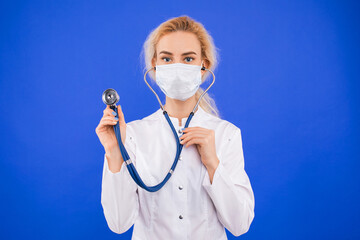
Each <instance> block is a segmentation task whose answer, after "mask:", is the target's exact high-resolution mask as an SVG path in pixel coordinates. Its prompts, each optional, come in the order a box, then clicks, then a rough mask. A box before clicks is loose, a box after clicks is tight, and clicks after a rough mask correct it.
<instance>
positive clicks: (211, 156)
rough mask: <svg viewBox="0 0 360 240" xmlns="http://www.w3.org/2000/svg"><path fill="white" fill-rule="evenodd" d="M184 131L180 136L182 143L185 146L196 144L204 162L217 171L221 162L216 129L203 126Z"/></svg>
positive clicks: (207, 166)
mask: <svg viewBox="0 0 360 240" xmlns="http://www.w3.org/2000/svg"><path fill="white" fill-rule="evenodd" d="M183 133H184V134H183V135H182V136H181V137H180V138H179V139H180V143H181V144H183V145H184V144H185V147H188V146H190V145H192V144H195V145H196V148H197V150H198V152H199V154H200V156H201V161H202V163H203V164H204V165H205V167H206V168H207V169H208V170H210V169H211V170H213V171H215V169H216V168H217V166H218V164H219V159H218V157H217V155H216V148H215V131H214V130H212V129H206V128H202V127H188V128H185V129H184V130H183Z"/></svg>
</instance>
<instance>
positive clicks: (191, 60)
mask: <svg viewBox="0 0 360 240" xmlns="http://www.w3.org/2000/svg"><path fill="white" fill-rule="evenodd" d="M184 59H187V60H189V59H191V60H189V61H186V60H185V62H191V61H192V60H194V58H192V57H186V58H184Z"/></svg>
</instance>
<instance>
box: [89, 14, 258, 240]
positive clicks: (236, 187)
mask: <svg viewBox="0 0 360 240" xmlns="http://www.w3.org/2000/svg"><path fill="white" fill-rule="evenodd" d="M143 50H144V53H145V63H146V66H147V68H148V69H150V68H154V67H156V68H155V69H153V70H154V71H150V72H149V73H150V76H151V77H152V78H153V79H156V83H157V84H158V85H159V86H160V88H161V90H162V91H163V92H164V93H165V94H166V103H165V105H164V110H166V111H167V113H168V115H169V118H170V120H171V122H172V124H173V126H174V127H175V129H176V130H177V131H178V132H179V138H180V140H182V141H181V142H180V143H181V144H183V146H184V147H183V149H182V152H181V156H180V158H179V161H178V164H177V166H176V169H175V171H174V172H173V175H172V177H171V178H170V179H169V180H168V182H167V183H166V184H165V185H164V186H163V188H161V189H160V190H158V191H156V192H148V191H146V190H144V189H143V188H141V187H138V186H137V184H136V183H135V182H134V181H133V179H132V178H131V176H130V174H129V172H128V170H127V167H126V165H125V163H124V161H123V159H122V156H121V153H120V150H119V146H118V143H117V140H116V137H115V134H114V131H113V125H115V124H116V123H117V122H118V121H119V125H120V130H121V139H122V141H123V144H124V145H125V148H126V150H127V152H128V153H129V156H130V159H131V160H132V162H133V164H134V165H135V167H136V169H137V171H138V173H139V175H140V176H141V178H142V180H143V181H144V183H145V184H146V185H147V186H154V185H156V184H158V183H160V182H161V181H162V180H163V179H164V176H165V175H166V174H167V172H168V171H169V169H170V167H171V165H172V163H173V161H174V156H175V153H176V143H175V141H174V135H173V132H172V130H171V128H170V127H169V125H168V122H167V121H166V119H165V117H164V115H163V111H162V109H161V108H160V109H158V110H157V111H156V112H154V113H152V114H151V115H149V116H147V117H145V118H143V119H141V120H135V121H132V122H129V123H127V124H126V123H125V118H124V114H123V112H122V111H121V107H120V105H119V106H118V113H119V114H118V115H119V116H114V115H116V113H115V112H114V111H113V110H112V109H110V108H109V106H108V107H106V109H105V110H104V115H103V117H102V119H101V121H100V123H99V125H98V126H97V128H96V133H97V135H98V137H99V139H100V141H101V143H102V145H103V146H104V149H105V156H104V168H103V179H102V193H101V204H102V206H103V210H104V215H105V218H106V221H107V223H108V226H109V228H110V229H111V230H112V231H113V232H116V233H123V232H125V231H127V230H128V229H129V228H130V227H131V226H132V225H133V224H134V230H133V236H132V239H137V240H140V239H141V240H145V239H172V240H173V239H207V240H210V239H216V240H218V239H227V237H226V232H225V229H224V227H225V228H227V229H228V230H229V231H230V232H231V233H232V234H233V235H235V236H239V235H241V234H244V233H245V232H247V231H248V229H249V227H250V224H251V222H252V220H253V218H254V205H255V203H254V194H253V190H252V188H251V185H250V181H249V178H248V176H247V174H246V172H245V170H244V158H243V150H242V139H241V131H240V129H239V128H238V127H236V126H235V125H234V124H232V123H230V122H228V121H226V120H222V119H220V118H219V117H218V116H219V115H218V112H217V108H216V106H215V104H214V101H213V99H211V97H210V96H209V95H208V94H207V93H206V95H204V97H203V98H202V99H201V102H200V104H199V106H198V108H197V110H196V111H195V113H194V116H193V117H192V119H191V121H190V124H189V127H188V128H186V129H183V128H184V126H185V122H186V120H187V118H188V116H189V113H190V112H191V111H192V110H193V108H194V106H195V105H196V103H197V100H198V99H199V96H200V95H201V93H202V92H203V90H202V89H201V88H200V87H198V86H197V87H196V86H195V88H192V89H190V90H189V89H186V87H187V86H183V87H182V88H181V84H180V85H179V86H178V88H177V87H176V86H175V85H171V86H170V85H166V84H165V85H164V84H160V77H161V76H162V77H165V78H166V74H164V72H160V70H161V71H164V67H165V68H166V67H170V68H172V67H175V66H176V68H175V71H178V70H179V71H180V70H181V69H182V70H183V68H177V67H179V66H182V67H185V68H186V67H187V65H192V66H189V68H192V67H194V68H196V66H198V67H199V68H198V69H199V78H200V80H201V81H202V82H203V81H204V80H205V79H206V77H207V76H208V75H209V74H208V72H207V71H206V70H200V66H202V65H203V66H204V67H205V68H207V69H214V68H215V66H216V51H215V46H214V44H213V41H212V38H211V36H210V35H209V34H208V33H207V31H206V30H205V29H204V27H203V25H202V24H201V23H199V22H196V21H194V20H193V19H191V18H190V17H188V16H181V17H177V18H172V19H169V20H168V21H166V22H164V23H162V24H161V25H159V26H158V27H157V28H156V29H155V30H154V31H152V32H151V33H150V34H149V36H148V38H147V40H146V42H145V44H144V49H143ZM179 63H181V64H179ZM171 64H174V65H171ZM185 64H187V65H185ZM182 70H181V71H182ZM157 71H158V72H157ZM200 71H201V72H200ZM174 73H175V72H174ZM200 73H201V75H200ZM179 74H180V75H181V73H179ZM154 75H155V78H154ZM191 77H192V76H190V78H191ZM174 86H175V87H174ZM179 88H181V89H179ZM182 90H184V91H182ZM185 90H186V91H185ZM192 90H196V92H195V94H192V92H191V91H192ZM189 93H190V94H189Z"/></svg>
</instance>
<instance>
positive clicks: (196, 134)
mask: <svg viewBox="0 0 360 240" xmlns="http://www.w3.org/2000/svg"><path fill="white" fill-rule="evenodd" d="M207 135H208V134H204V133H202V132H188V133H186V134H183V135H182V136H181V137H179V139H183V140H187V141H188V140H189V139H190V138H193V137H203V138H205V137H207Z"/></svg>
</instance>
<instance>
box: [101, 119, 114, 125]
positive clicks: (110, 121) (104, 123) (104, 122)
mask: <svg viewBox="0 0 360 240" xmlns="http://www.w3.org/2000/svg"><path fill="white" fill-rule="evenodd" d="M115 124H117V121H113V120H104V121H102V122H101V125H102V126H106V125H115Z"/></svg>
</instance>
